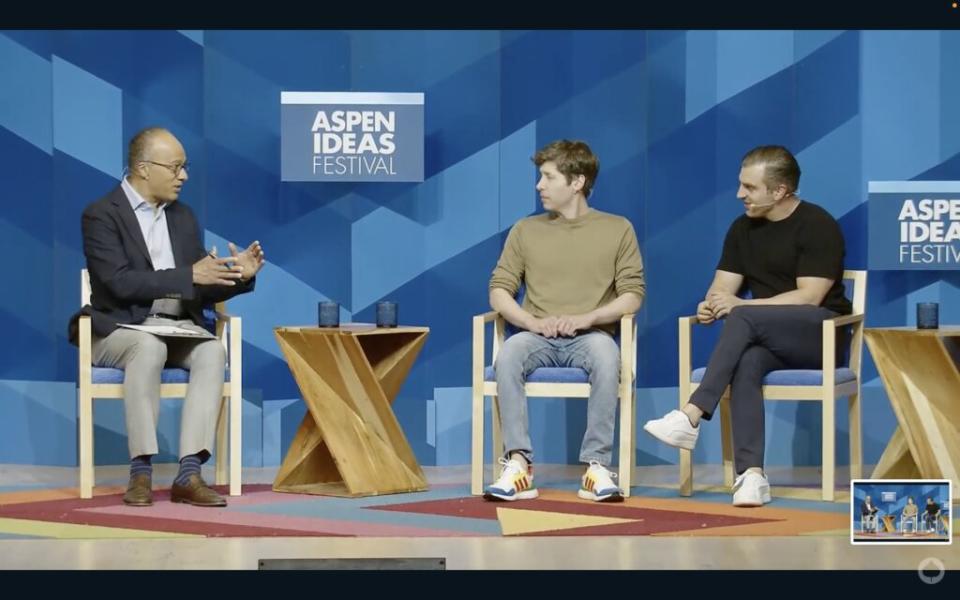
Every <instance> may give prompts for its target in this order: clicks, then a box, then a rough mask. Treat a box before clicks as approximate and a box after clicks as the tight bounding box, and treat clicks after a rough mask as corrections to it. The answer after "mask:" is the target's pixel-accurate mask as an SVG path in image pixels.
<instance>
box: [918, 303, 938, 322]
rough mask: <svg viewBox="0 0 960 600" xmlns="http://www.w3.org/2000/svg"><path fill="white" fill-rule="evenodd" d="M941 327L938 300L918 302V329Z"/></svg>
mask: <svg viewBox="0 0 960 600" xmlns="http://www.w3.org/2000/svg"><path fill="white" fill-rule="evenodd" d="M938 327H940V305H939V304H937V303H936V302H918V303H917V329H937V328H938Z"/></svg>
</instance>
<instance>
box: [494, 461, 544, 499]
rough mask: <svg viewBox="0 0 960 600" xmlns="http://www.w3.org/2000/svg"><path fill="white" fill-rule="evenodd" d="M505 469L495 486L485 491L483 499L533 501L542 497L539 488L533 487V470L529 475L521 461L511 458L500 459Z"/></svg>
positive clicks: (531, 469) (501, 471) (502, 470)
mask: <svg viewBox="0 0 960 600" xmlns="http://www.w3.org/2000/svg"><path fill="white" fill-rule="evenodd" d="M499 462H500V464H501V465H503V469H501V470H500V477H498V478H497V480H496V481H494V482H493V485H490V486H487V489H485V490H483V497H484V499H486V500H507V501H508V502H512V501H514V500H532V499H534V498H536V497H537V496H539V495H540V492H539V491H537V488H535V487H533V468H532V467H531V468H530V472H529V473H528V472H527V470H526V469H524V468H523V465H522V464H520V461H518V460H516V459H513V458H511V459H510V460H506V459H504V458H501V459H500V461H499Z"/></svg>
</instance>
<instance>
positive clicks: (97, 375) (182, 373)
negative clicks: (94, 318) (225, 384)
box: [92, 367, 230, 384]
mask: <svg viewBox="0 0 960 600" xmlns="http://www.w3.org/2000/svg"><path fill="white" fill-rule="evenodd" d="M92 379H93V383H97V384H102V383H123V369H111V368H108V367H93V377H92ZM224 381H230V371H229V370H228V371H226V372H225V373H224ZM189 382H190V371H187V370H186V369H164V370H163V371H161V372H160V383H189Z"/></svg>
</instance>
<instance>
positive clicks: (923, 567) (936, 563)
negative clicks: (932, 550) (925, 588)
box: [917, 556, 947, 585]
mask: <svg viewBox="0 0 960 600" xmlns="http://www.w3.org/2000/svg"><path fill="white" fill-rule="evenodd" d="M924 571H937V574H936V575H928V574H927V573H925V572H924ZM946 572H947V570H946V568H945V567H944V566H943V562H941V561H940V559H937V558H933V557H932V556H931V557H930V558H925V559H923V560H922V561H920V565H919V566H918V567H917V575H919V576H920V581H922V582H924V583H927V584H930V585H933V584H935V583H940V580H941V579H943V576H944V575H945V574H946Z"/></svg>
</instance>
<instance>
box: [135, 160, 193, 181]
mask: <svg viewBox="0 0 960 600" xmlns="http://www.w3.org/2000/svg"><path fill="white" fill-rule="evenodd" d="M143 162H145V163H150V164H151V165H157V166H160V167H163V168H165V169H166V170H168V171H170V172H171V173H173V176H174V177H179V176H180V172H181V171H187V170H188V169H189V168H190V165H189V164H188V163H183V164H182V165H179V164H177V163H174V164H172V165H168V164H167V163H161V162H156V161H153V160H145V161H143Z"/></svg>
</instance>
